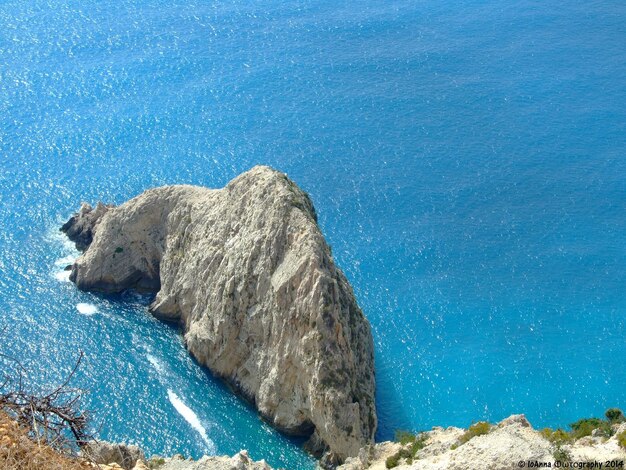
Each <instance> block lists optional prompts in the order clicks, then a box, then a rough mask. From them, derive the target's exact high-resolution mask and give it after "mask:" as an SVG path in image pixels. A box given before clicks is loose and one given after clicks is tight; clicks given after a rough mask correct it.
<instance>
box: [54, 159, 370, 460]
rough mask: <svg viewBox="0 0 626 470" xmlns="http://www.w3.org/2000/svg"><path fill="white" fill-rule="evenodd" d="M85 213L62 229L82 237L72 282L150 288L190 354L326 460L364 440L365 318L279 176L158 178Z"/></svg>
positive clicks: (298, 194)
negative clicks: (194, 180) (218, 183)
mask: <svg viewBox="0 0 626 470" xmlns="http://www.w3.org/2000/svg"><path fill="white" fill-rule="evenodd" d="M83 207H84V206H83ZM98 207H106V206H100V205H99V206H98ZM97 210H98V209H96V211H97ZM90 214H92V211H88V210H83V208H81V212H79V214H77V215H76V216H74V217H73V219H74V222H73V223H72V224H70V222H72V219H70V222H68V224H70V226H69V229H67V230H66V233H68V235H70V233H75V232H76V233H78V237H79V239H80V241H81V243H82V244H86V245H87V246H86V247H85V249H86V251H85V252H84V254H83V255H82V256H81V257H80V258H79V259H78V260H77V261H76V263H75V264H74V265H73V267H72V273H71V276H70V279H71V280H72V281H73V282H75V283H76V285H77V286H78V287H79V288H80V289H84V290H93V291H102V292H120V291H122V290H125V289H129V288H133V289H138V290H145V291H153V292H156V293H157V295H156V298H155V300H154V302H153V304H152V305H151V310H152V312H153V313H154V315H156V316H157V317H159V318H162V319H166V320H173V321H179V322H180V323H181V324H182V326H183V330H184V337H185V343H186V345H187V348H188V349H189V351H190V352H191V354H192V355H193V356H194V357H195V358H196V359H197V360H198V361H199V362H200V363H201V364H204V365H206V366H207V367H208V368H209V369H210V370H211V371H212V372H213V373H215V374H216V375H218V376H220V377H222V378H223V379H224V380H225V381H226V382H228V383H229V384H230V385H231V386H233V387H234V388H235V389H236V390H237V391H238V392H239V393H241V394H242V395H243V396H245V397H246V398H247V399H249V400H250V401H251V402H252V403H254V404H255V405H256V407H257V409H258V410H259V412H260V414H261V415H262V416H263V417H264V418H265V419H266V420H268V421H269V422H270V423H271V424H273V425H274V426H275V427H277V428H278V429H280V430H282V431H284V432H286V433H288V434H292V435H300V436H308V437H309V440H308V442H307V445H306V446H307V448H308V449H309V450H311V451H312V452H313V453H315V454H317V455H321V454H322V453H326V456H325V462H328V463H331V464H332V463H337V462H341V461H343V460H344V459H345V458H346V457H349V456H355V455H357V453H358V451H359V449H360V448H361V447H362V446H364V445H366V444H369V443H372V442H373V436H374V433H375V430H376V425H377V420H376V411H375V405H374V389H375V384H374V354H373V341H372V336H371V332H370V327H369V324H368V322H367V320H366V319H365V317H364V316H363V314H362V312H361V310H360V309H359V307H358V305H357V303H356V300H355V298H354V294H353V292H352V288H351V287H350V285H349V283H348V281H347V280H346V277H345V276H344V274H343V273H342V272H341V271H340V270H339V268H337V266H336V265H335V263H334V261H333V258H332V256H331V253H330V249H329V247H328V245H327V244H326V242H325V240H324V237H323V236H322V234H321V232H320V229H319V227H318V225H317V217H316V214H315V210H314V208H313V204H312V203H311V200H310V199H309V197H308V196H307V195H306V194H305V193H304V192H303V191H302V190H300V189H299V188H298V187H297V186H296V185H295V184H294V183H293V182H292V181H290V180H289V179H288V178H287V177H286V176H285V175H284V174H282V173H279V172H277V171H275V170H272V169H271V168H268V167H262V166H259V167H255V168H253V169H252V170H250V171H248V172H246V173H244V174H242V175H240V176H239V177H237V178H236V179H234V180H233V181H231V182H230V183H229V184H228V185H227V186H226V187H225V188H223V189H220V190H213V189H207V188H201V187H194V186H166V187H161V188H156V189H151V190H149V191H146V192H145V193H143V194H141V195H140V196H138V197H136V198H134V199H132V200H130V201H128V202H126V203H125V204H123V205H121V206H119V207H115V208H110V207H107V208H106V210H102V209H101V210H100V212H99V214H100V215H98V216H97V217H96V216H95V214H94V215H93V216H91V215H90ZM68 224H66V226H67V225H68ZM64 227H65V226H64ZM89 235H91V236H92V239H93V240H92V241H91V243H86V242H87V240H88V238H89Z"/></svg>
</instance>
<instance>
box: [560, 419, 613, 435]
mask: <svg viewBox="0 0 626 470" xmlns="http://www.w3.org/2000/svg"><path fill="white" fill-rule="evenodd" d="M570 427H571V428H572V432H571V435H572V438H573V439H574V440H576V439H580V438H581V437H585V436H591V433H592V432H593V431H594V430H596V429H598V430H599V431H600V432H601V434H602V435H603V436H605V437H609V436H611V434H613V431H612V430H611V423H609V422H608V421H604V420H602V419H598V418H583V419H579V420H578V421H576V422H575V423H572V424H570Z"/></svg>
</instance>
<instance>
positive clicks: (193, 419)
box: [167, 389, 216, 453]
mask: <svg viewBox="0 0 626 470" xmlns="http://www.w3.org/2000/svg"><path fill="white" fill-rule="evenodd" d="M167 397H168V398H169V399H170V402H171V403H172V405H173V406H174V408H176V411H178V413H179V414H180V415H181V416H182V417H183V418H185V421H187V422H188V423H189V424H190V425H191V427H192V428H194V429H195V430H196V431H198V434H200V436H201V437H202V439H203V440H204V442H206V444H207V446H208V448H209V451H210V452H211V453H215V451H216V449H215V444H214V443H213V441H212V440H211V439H209V436H208V435H207V433H206V429H205V428H204V426H202V423H200V419H199V418H198V415H197V414H195V413H194V412H193V410H192V409H191V408H189V407H188V406H187V405H185V403H183V401H182V400H181V399H180V398H179V397H178V395H176V394H175V393H174V392H173V391H172V390H169V389H168V390H167Z"/></svg>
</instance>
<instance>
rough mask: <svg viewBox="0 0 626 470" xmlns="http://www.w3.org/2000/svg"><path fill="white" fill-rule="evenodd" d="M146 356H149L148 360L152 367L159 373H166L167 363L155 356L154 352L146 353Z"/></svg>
mask: <svg viewBox="0 0 626 470" xmlns="http://www.w3.org/2000/svg"><path fill="white" fill-rule="evenodd" d="M146 357H147V358H148V362H149V363H150V364H152V367H154V369H155V370H156V371H157V372H158V373H159V374H161V375H163V374H165V364H163V362H161V361H160V360H159V359H157V358H156V357H154V356H153V355H152V354H146Z"/></svg>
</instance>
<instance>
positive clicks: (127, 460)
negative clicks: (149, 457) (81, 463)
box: [83, 441, 146, 470]
mask: <svg viewBox="0 0 626 470" xmlns="http://www.w3.org/2000/svg"><path fill="white" fill-rule="evenodd" d="M83 452H84V454H85V455H86V456H87V457H89V459H90V460H91V461H92V462H94V463H96V464H109V465H110V464H114V463H115V464H117V465H119V466H120V467H121V468H123V469H124V470H131V469H133V468H135V466H136V465H137V463H138V462H145V460H146V459H145V456H144V454H143V451H142V450H141V449H140V448H139V447H137V446H134V445H127V444H113V443H110V442H106V441H94V442H90V443H89V444H87V445H86V446H85V449H83Z"/></svg>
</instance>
